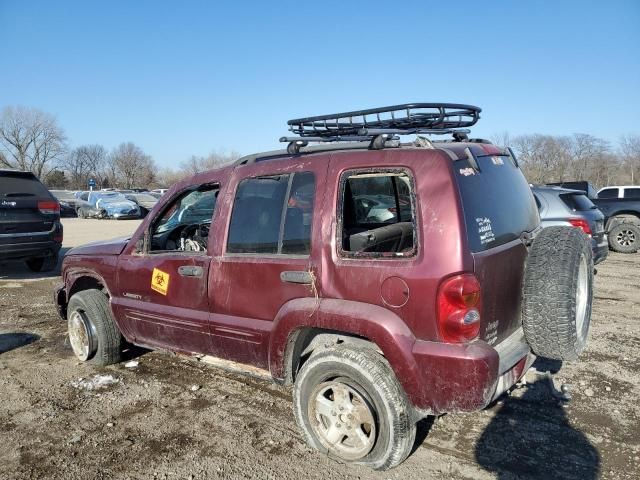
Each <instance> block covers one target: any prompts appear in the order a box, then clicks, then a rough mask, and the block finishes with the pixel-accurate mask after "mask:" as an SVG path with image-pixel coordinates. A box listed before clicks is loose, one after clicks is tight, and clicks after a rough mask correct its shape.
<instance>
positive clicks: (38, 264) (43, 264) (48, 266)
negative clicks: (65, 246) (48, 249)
mask: <svg viewBox="0 0 640 480" xmlns="http://www.w3.org/2000/svg"><path fill="white" fill-rule="evenodd" d="M25 263H26V264H27V267H29V270H31V271H32V272H50V271H52V270H54V269H55V268H56V267H57V266H58V255H55V256H54V255H51V256H49V257H41V258H30V259H29V260H27V261H26V262H25Z"/></svg>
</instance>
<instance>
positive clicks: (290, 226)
mask: <svg viewBox="0 0 640 480" xmlns="http://www.w3.org/2000/svg"><path fill="white" fill-rule="evenodd" d="M314 198H315V177H314V175H313V173H311V172H301V173H296V174H293V175H289V174H285V175H273V176H265V177H256V178H248V179H245V180H242V181H241V182H240V184H239V185H238V189H237V191H236V196H235V201H234V205H233V212H232V214H231V225H230V226H229V238H228V240H227V252H228V253H248V254H271V255H276V254H288V255H308V254H309V252H310V249H311V225H312V220H313V204H314Z"/></svg>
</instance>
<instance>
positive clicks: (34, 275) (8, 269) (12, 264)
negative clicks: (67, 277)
mask: <svg viewBox="0 0 640 480" xmlns="http://www.w3.org/2000/svg"><path fill="white" fill-rule="evenodd" d="M69 250H70V249H69V247H63V248H61V249H60V253H59V255H58V265H57V266H56V268H54V269H53V270H52V271H50V272H32V271H31V270H29V268H28V267H27V265H26V264H25V262H24V260H7V261H0V280H41V279H44V278H54V277H59V276H60V266H61V265H62V257H64V254H65V253H67V251H69Z"/></svg>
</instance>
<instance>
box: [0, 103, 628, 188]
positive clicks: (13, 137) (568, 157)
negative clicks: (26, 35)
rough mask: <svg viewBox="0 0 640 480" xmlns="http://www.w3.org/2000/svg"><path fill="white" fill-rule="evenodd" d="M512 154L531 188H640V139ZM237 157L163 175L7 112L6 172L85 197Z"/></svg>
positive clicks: (0, 155)
mask: <svg viewBox="0 0 640 480" xmlns="http://www.w3.org/2000/svg"><path fill="white" fill-rule="evenodd" d="M491 140H492V141H493V143H495V144H496V145H500V146H510V147H511V148H512V149H513V150H514V152H515V154H516V156H517V158H518V161H519V164H520V166H521V168H522V170H523V172H524V174H525V176H526V177H527V179H528V181H529V182H530V183H536V184H541V183H549V182H562V181H571V180H587V181H589V182H591V183H592V184H594V185H595V186H596V187H603V186H606V185H626V184H629V185H633V184H635V183H640V135H625V136H622V137H620V139H619V141H618V142H617V143H616V144H612V143H611V142H608V141H607V140H604V139H601V138H598V137H595V136H593V135H588V134H583V133H576V134H573V135H570V136H557V135H542V134H530V135H518V136H513V137H512V136H511V135H509V133H507V132H505V133H502V134H499V135H495V136H494V137H493V138H491ZM239 157H240V155H239V153H237V152H226V151H222V150H221V151H214V152H212V153H211V154H209V155H207V156H195V155H193V156H191V157H189V158H188V159H186V160H184V161H182V162H181V163H180V164H179V167H178V168H177V169H173V168H167V167H165V168H158V166H157V165H156V163H155V162H154V160H153V158H151V156H150V155H147V154H146V153H145V152H144V151H143V150H142V149H141V148H140V147H139V146H137V145H135V144H134V143H133V142H124V143H121V144H120V145H118V146H117V147H115V148H114V149H112V150H107V149H106V148H105V147H104V146H102V145H99V144H89V145H80V146H76V147H71V146H70V145H69V143H68V141H67V137H66V135H65V132H64V130H63V129H62V127H60V125H59V124H58V122H57V120H56V118H55V117H54V116H53V115H51V114H49V113H46V112H43V111H41V110H38V109H35V108H27V107H11V106H9V107H5V108H4V109H3V110H2V113H1V115H0V168H3V167H5V168H6V167H9V168H16V169H19V170H28V171H32V172H33V173H35V174H36V175H37V176H38V177H40V178H41V179H42V180H43V181H44V182H45V183H46V184H47V185H48V186H49V187H51V188H69V189H73V190H81V189H85V188H87V181H88V180H89V179H90V178H93V179H95V180H96V183H97V185H98V187H99V188H107V187H112V188H127V189H129V188H159V187H169V186H171V185H172V184H174V183H175V182H177V181H179V180H181V179H182V178H184V177H186V176H189V175H192V174H194V173H197V172H201V171H204V170H209V169H211V168H216V167H219V166H221V165H224V164H227V163H229V162H232V161H234V160H236V159H237V158H239Z"/></svg>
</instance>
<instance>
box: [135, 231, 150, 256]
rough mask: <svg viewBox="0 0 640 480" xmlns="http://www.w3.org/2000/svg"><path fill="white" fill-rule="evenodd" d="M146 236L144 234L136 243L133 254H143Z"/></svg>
mask: <svg viewBox="0 0 640 480" xmlns="http://www.w3.org/2000/svg"><path fill="white" fill-rule="evenodd" d="M146 236H147V234H146V233H145V234H144V236H143V237H142V238H140V239H139V240H138V241H137V242H136V248H135V250H134V252H133V253H138V254H141V253H144V239H145V238H146Z"/></svg>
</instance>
